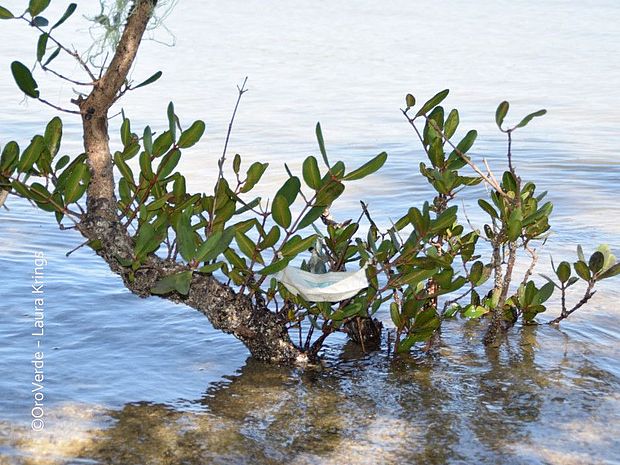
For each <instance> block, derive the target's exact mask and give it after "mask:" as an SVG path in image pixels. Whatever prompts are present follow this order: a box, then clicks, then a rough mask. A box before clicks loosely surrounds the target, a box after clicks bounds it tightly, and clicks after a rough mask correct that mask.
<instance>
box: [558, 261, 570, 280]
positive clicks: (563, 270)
mask: <svg viewBox="0 0 620 465" xmlns="http://www.w3.org/2000/svg"><path fill="white" fill-rule="evenodd" d="M555 274H556V275H557V277H558V279H559V280H560V282H561V283H562V284H564V283H565V282H566V281H568V279H569V278H570V275H571V269H570V263H568V262H561V263H560V264H559V265H558V269H557V270H556V272H555Z"/></svg>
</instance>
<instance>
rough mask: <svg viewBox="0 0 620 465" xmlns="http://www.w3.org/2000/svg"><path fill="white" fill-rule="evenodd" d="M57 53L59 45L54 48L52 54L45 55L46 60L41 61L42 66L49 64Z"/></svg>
mask: <svg viewBox="0 0 620 465" xmlns="http://www.w3.org/2000/svg"><path fill="white" fill-rule="evenodd" d="M59 53H60V46H58V47H56V50H54V51H53V52H52V54H51V55H50V56H49V57H47V60H45V63H43V65H42V66H43V68H45V67H46V66H47V65H49V64H50V63H51V62H52V61H53V60H54V58H56V57H57V56H58V54H59Z"/></svg>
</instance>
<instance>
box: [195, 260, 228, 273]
mask: <svg viewBox="0 0 620 465" xmlns="http://www.w3.org/2000/svg"><path fill="white" fill-rule="evenodd" d="M223 265H224V262H217V263H211V264H209V265H205V266H202V267H200V268H198V269H197V270H196V271H197V272H198V273H204V274H211V273H213V272H215V271H217V270H219V269H220V268H222V266H223Z"/></svg>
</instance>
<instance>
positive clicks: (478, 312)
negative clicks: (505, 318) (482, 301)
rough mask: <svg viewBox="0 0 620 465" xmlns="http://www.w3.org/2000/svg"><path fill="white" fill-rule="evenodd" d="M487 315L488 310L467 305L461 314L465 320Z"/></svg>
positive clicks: (478, 306)
mask: <svg viewBox="0 0 620 465" xmlns="http://www.w3.org/2000/svg"><path fill="white" fill-rule="evenodd" d="M487 313H489V309H488V308H485V307H482V306H480V305H468V306H467V307H466V308H465V311H464V312H463V316H464V317H466V318H471V319H476V318H480V317H481V316H482V315H485V314H487Z"/></svg>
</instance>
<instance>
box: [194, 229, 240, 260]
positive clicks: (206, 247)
mask: <svg viewBox="0 0 620 465" xmlns="http://www.w3.org/2000/svg"><path fill="white" fill-rule="evenodd" d="M233 237H235V230H234V228H233V227H230V228H226V229H225V230H224V231H223V232H215V233H213V234H212V235H211V236H209V238H208V239H207V240H206V241H205V242H203V243H202V244H201V245H200V247H199V248H198V251H197V252H196V260H198V261H200V262H209V261H211V260H215V259H216V258H217V257H218V256H219V255H220V254H221V253H223V252H224V251H225V250H226V249H227V248H228V247H229V246H230V243H231V242H232V240H233Z"/></svg>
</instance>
